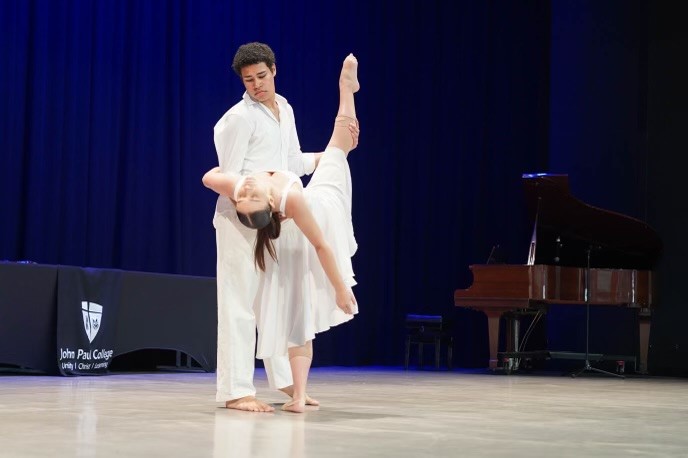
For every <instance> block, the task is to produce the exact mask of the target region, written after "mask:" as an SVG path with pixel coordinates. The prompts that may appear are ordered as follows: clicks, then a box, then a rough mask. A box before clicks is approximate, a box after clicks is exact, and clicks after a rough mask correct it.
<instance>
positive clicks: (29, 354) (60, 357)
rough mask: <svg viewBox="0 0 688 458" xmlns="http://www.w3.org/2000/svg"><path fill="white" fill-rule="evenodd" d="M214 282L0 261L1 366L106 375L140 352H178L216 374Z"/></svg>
mask: <svg viewBox="0 0 688 458" xmlns="http://www.w3.org/2000/svg"><path fill="white" fill-rule="evenodd" d="M216 348H217V294H216V283H215V278H213V277H196V276H187V275H170V274H158V273H148V272H134V271H124V270H116V269H95V268H86V267H75V266H61V265H42V264H21V263H10V262H0V364H5V365H12V366H17V367H19V368H25V369H32V370H37V371H41V372H44V373H47V374H61V375H96V374H106V373H108V369H109V366H110V363H111V362H112V359H113V358H114V357H116V356H120V355H124V354H127V353H130V352H133V351H137V350H146V349H160V350H175V351H177V352H181V353H184V354H186V355H188V356H189V357H191V358H193V359H194V360H195V361H196V362H197V363H198V365H199V366H200V367H201V368H202V369H203V370H205V371H208V372H213V371H214V370H215V367H216Z"/></svg>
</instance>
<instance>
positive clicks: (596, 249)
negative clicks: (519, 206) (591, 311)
mask: <svg viewBox="0 0 688 458" xmlns="http://www.w3.org/2000/svg"><path fill="white" fill-rule="evenodd" d="M523 184H524V187H525V195H526V203H527V208H528V213H529V215H530V218H531V221H532V222H533V235H532V238H531V242H530V247H529V250H528V259H527V262H526V264H525V265H515V264H481V265H471V266H469V268H470V270H471V273H472V275H473V283H472V284H471V285H470V287H469V288H467V289H458V290H456V291H455V292H454V304H455V305H456V306H458V307H466V308H470V309H474V310H479V311H482V312H484V313H485V314H486V315H487V324H488V335H489V346H490V360H489V367H490V368H491V369H493V370H495V369H498V368H500V369H503V368H504V364H503V363H504V362H505V361H506V359H505V358H504V357H502V358H501V359H502V360H501V361H500V360H499V359H500V358H498V355H511V356H513V355H518V354H519V353H518V352H519V333H520V330H519V329H518V326H517V325H518V319H516V320H514V319H513V317H514V316H519V313H524V314H525V313H528V312H534V311H536V312H537V313H546V311H547V308H548V305H550V304H562V305H572V306H574V305H578V306H588V307H594V306H600V305H605V306H618V307H632V308H634V309H635V310H637V313H638V326H639V330H638V336H639V354H638V355H637V356H638V362H639V367H638V368H637V370H638V371H639V372H641V373H646V372H647V354H648V343H649V336H650V319H651V311H652V309H653V307H656V300H655V280H654V273H653V267H654V265H655V263H656V262H657V260H658V258H659V256H660V254H661V251H662V242H661V240H660V238H659V236H658V235H657V233H656V232H655V231H654V230H653V229H652V228H651V227H650V226H648V225H647V224H646V223H644V222H642V221H640V220H637V219H635V218H632V217H629V216H626V215H622V214H620V213H615V212H613V211H609V210H604V209H601V208H596V207H593V206H591V205H588V204H586V203H584V202H581V201H580V200H578V199H577V198H575V197H574V196H573V195H571V193H570V191H569V182H568V175H555V174H525V175H523ZM503 316H504V317H506V318H507V320H506V321H507V325H506V326H505V327H504V328H505V330H506V332H507V333H508V334H509V335H508V336H506V338H505V339H503V340H504V341H505V346H506V348H505V351H504V352H501V353H498V344H499V342H500V338H499V337H500V336H499V332H500V319H501V318H502V317H503ZM586 353H587V347H586ZM587 356H588V355H587V354H586V357H587ZM509 361H510V360H509Z"/></svg>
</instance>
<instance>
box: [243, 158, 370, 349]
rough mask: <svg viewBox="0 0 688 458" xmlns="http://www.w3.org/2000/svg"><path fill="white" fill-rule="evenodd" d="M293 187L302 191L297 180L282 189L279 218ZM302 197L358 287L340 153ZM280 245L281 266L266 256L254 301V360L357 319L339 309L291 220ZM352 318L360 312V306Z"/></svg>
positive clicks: (326, 161) (323, 163)
mask: <svg viewBox="0 0 688 458" xmlns="http://www.w3.org/2000/svg"><path fill="white" fill-rule="evenodd" d="M292 185H295V186H301V182H300V180H299V179H298V177H296V176H292V177H291V179H290V180H289V181H288V183H287V186H286V187H285V189H284V190H283V193H282V200H281V203H280V206H281V208H280V211H281V213H284V208H285V206H286V200H287V192H286V191H287V190H289V189H290V188H291V187H292ZM303 193H304V197H305V200H306V202H307V204H308V207H309V208H310V210H311V212H312V213H313V216H314V218H315V220H316V222H317V223H318V226H319V227H320V229H321V231H322V233H323V236H324V237H325V240H327V242H328V243H329V244H330V246H331V248H332V251H333V252H334V256H335V260H336V263H337V267H338V268H339V271H340V273H341V274H342V277H343V279H344V282H345V284H346V285H347V286H349V287H352V286H354V285H355V284H356V282H355V280H354V272H353V268H352V266H351V257H352V256H353V255H354V253H355V252H356V249H357V245H356V239H355V238H354V232H353V225H352V222H351V173H350V171H349V164H348V162H347V160H346V155H345V154H344V152H343V151H342V150H340V149H337V148H328V149H327V150H326V151H325V154H323V156H322V157H321V159H320V163H319V165H318V168H317V169H316V170H315V173H314V174H313V177H312V178H311V181H310V182H309V184H308V186H307V187H306V189H305V190H304V191H303ZM277 240H279V244H278V245H277V246H276V254H277V262H274V261H273V260H272V258H271V257H270V256H266V259H265V260H266V263H265V264H266V266H265V273H264V274H263V275H261V276H260V284H259V287H258V294H257V295H256V302H255V312H256V318H257V320H258V347H257V351H256V357H258V358H265V359H269V358H272V359H274V358H279V357H283V356H285V355H287V350H288V348H289V347H293V346H300V345H303V344H305V343H306V342H307V341H309V340H312V339H313V338H315V334H316V333H318V332H322V331H326V330H327V329H329V328H330V327H331V326H336V325H338V324H340V323H343V322H345V321H348V320H350V319H352V318H353V315H347V314H345V313H344V312H343V311H342V310H341V309H340V308H339V307H337V302H336V300H335V291H334V288H333V287H332V284H331V283H330V281H329V279H328V278H327V275H326V274H325V271H324V270H323V268H322V266H321V264H320V261H319V259H318V255H317V253H316V252H315V249H314V248H313V246H312V245H311V244H310V242H309V241H308V239H307V238H306V237H305V236H304V235H303V233H302V232H301V230H300V229H299V228H298V227H297V226H296V223H294V221H293V220H290V219H289V220H285V221H283V222H282V229H281V233H280V236H279V238H278V239H277ZM354 313H358V307H357V306H356V305H354Z"/></svg>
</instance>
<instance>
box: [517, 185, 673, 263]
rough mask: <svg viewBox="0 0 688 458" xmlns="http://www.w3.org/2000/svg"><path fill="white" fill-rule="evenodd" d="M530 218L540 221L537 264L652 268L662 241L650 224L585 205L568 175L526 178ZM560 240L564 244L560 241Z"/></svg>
mask: <svg viewBox="0 0 688 458" xmlns="http://www.w3.org/2000/svg"><path fill="white" fill-rule="evenodd" d="M522 178H523V183H524V187H525V194H526V201H527V207H528V213H529V216H530V220H531V222H533V223H535V221H536V217H537V228H536V230H537V238H536V255H535V263H536V264H561V265H566V266H578V267H584V266H585V265H586V264H587V249H588V248H591V250H592V251H591V255H590V266H591V267H608V268H621V269H651V268H652V267H653V266H654V264H655V263H656V262H657V259H658V258H659V256H660V254H661V251H662V241H661V239H660V237H659V235H658V234H657V232H656V231H655V230H654V229H652V228H651V227H650V226H649V225H648V224H647V223H645V222H643V221H640V220H638V219H635V218H632V217H630V216H627V215H623V214H621V213H617V212H614V211H611V210H605V209H601V208H597V207H594V206H592V205H589V204H586V203H584V202H582V201H580V200H578V199H577V198H576V197H574V196H573V195H571V193H570V192H569V179H568V175H566V174H548V173H537V174H530V173H528V174H523V177H522ZM557 238H559V240H560V242H561V243H558V242H557Z"/></svg>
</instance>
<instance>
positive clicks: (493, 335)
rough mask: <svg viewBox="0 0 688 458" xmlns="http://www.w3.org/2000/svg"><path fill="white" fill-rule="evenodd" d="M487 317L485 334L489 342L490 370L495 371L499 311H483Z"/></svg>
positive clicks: (500, 314)
mask: <svg viewBox="0 0 688 458" xmlns="http://www.w3.org/2000/svg"><path fill="white" fill-rule="evenodd" d="M484 312H485V315H487V334H488V337H489V340H490V369H492V370H496V369H497V365H498V362H499V361H497V347H498V344H499V319H500V318H501V316H502V313H503V312H502V311H501V310H484Z"/></svg>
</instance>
